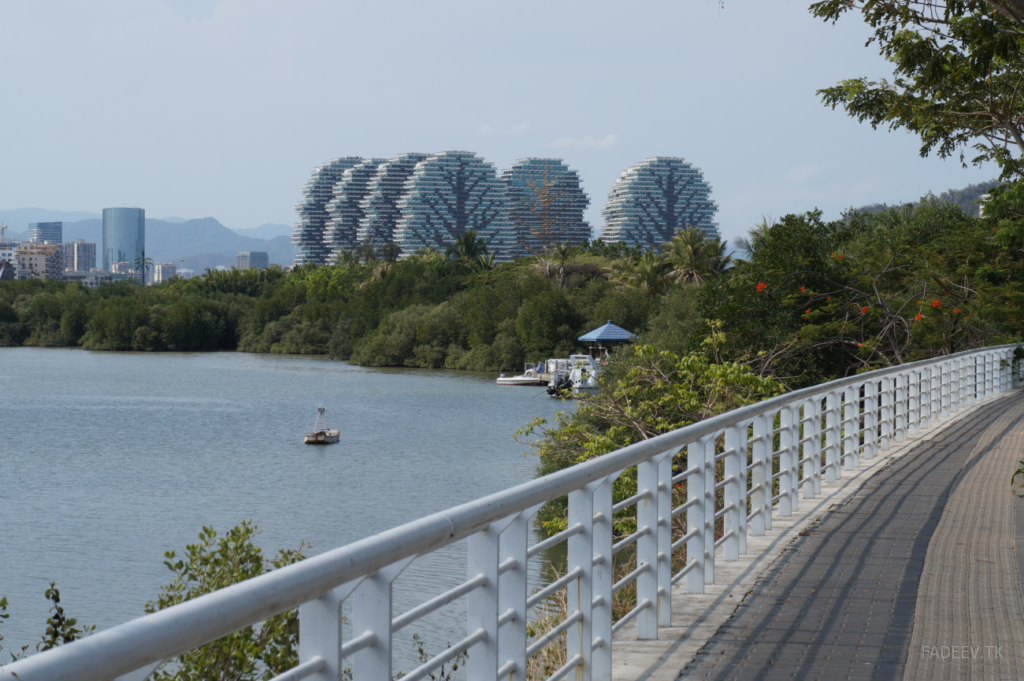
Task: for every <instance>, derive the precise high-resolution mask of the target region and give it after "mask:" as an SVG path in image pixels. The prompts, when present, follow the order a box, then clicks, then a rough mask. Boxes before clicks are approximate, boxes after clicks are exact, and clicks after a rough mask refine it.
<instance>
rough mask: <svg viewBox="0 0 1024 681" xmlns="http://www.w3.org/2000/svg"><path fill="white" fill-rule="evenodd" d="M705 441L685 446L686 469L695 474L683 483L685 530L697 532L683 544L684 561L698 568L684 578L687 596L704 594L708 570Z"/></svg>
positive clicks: (704, 439)
mask: <svg viewBox="0 0 1024 681" xmlns="http://www.w3.org/2000/svg"><path fill="white" fill-rule="evenodd" d="M706 440H707V438H701V439H700V440H697V441H696V442H691V443H690V444H688V445H687V446H686V465H687V467H688V468H694V467H696V468H697V472H696V473H694V474H693V475H691V476H690V477H689V478H688V479H687V481H686V501H687V502H692V503H693V505H692V506H690V507H689V508H688V509H686V531H687V533H690V532H693V531H694V530H696V531H697V533H696V534H695V535H694V536H693V537H691V538H690V539H689V540H688V541H687V542H686V561H687V563H689V562H690V561H692V560H696V561H697V567H695V568H694V569H692V570H690V572H689V574H687V575H686V593H688V594H702V593H704V571H705V568H706V567H707V565H706V561H705V560H704V544H705V538H704V535H706V534H707V531H708V530H707V523H706V522H705V520H704V507H705V506H706V505H707V504H706V503H705V493H704V488H705V483H704V474H705V473H706V472H707V465H706V458H707V457H706V455H705V453H704V450H705V449H706V446H705V443H706Z"/></svg>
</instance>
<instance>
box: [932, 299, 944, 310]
mask: <svg viewBox="0 0 1024 681" xmlns="http://www.w3.org/2000/svg"><path fill="white" fill-rule="evenodd" d="M939 305H942V301H940V300H933V301H932V307H934V308H938V307H939Z"/></svg>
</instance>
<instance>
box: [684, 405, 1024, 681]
mask: <svg viewBox="0 0 1024 681" xmlns="http://www.w3.org/2000/svg"><path fill="white" fill-rule="evenodd" d="M1022 457H1024V394H1021V393H1013V394H1012V395H1010V396H1008V397H1005V398H1002V399H997V400H995V401H994V402H991V403H989V404H986V405H983V406H981V407H980V408H979V409H977V410H976V411H974V412H973V413H972V414H970V415H968V416H966V417H963V418H961V419H959V420H957V421H956V422H953V423H952V424H950V425H949V426H948V427H947V428H945V429H944V430H943V431H942V432H941V433H938V434H936V435H935V436H934V437H932V438H931V439H930V440H929V441H927V442H921V443H918V444H917V446H916V447H914V448H913V449H911V450H910V451H909V452H908V453H907V454H906V455H904V456H902V457H900V458H896V459H893V460H892V461H891V462H890V463H889V464H888V465H886V466H885V467H884V468H881V470H879V471H878V472H877V473H876V474H875V475H874V476H872V477H870V478H869V479H868V480H867V481H866V482H865V483H864V484H863V486H861V487H860V489H859V490H857V491H856V492H854V493H852V494H851V495H850V496H848V498H847V500H846V502H845V503H844V504H842V505H840V506H837V507H834V508H832V509H830V512H827V513H824V514H823V515H822V516H821V517H820V518H818V519H817V521H816V522H813V523H810V524H808V525H806V527H804V529H803V531H801V532H800V533H799V536H797V537H796V538H795V539H794V540H793V541H792V542H791V543H790V544H789V545H788V546H787V547H786V548H785V549H784V550H783V551H781V553H780V554H779V555H778V557H777V558H776V559H775V561H774V563H772V564H771V565H770V566H769V567H768V568H767V569H766V570H764V571H762V572H761V573H760V576H759V578H757V580H756V582H755V583H754V584H753V587H752V588H751V589H750V590H749V591H748V592H747V593H746V594H745V595H744V597H743V600H742V602H740V604H739V605H738V607H736V608H735V610H734V612H733V613H732V615H731V616H730V617H729V618H728V620H727V621H726V622H725V623H724V624H723V625H722V626H720V627H719V628H718V630H717V632H716V633H715V634H714V635H713V636H712V637H711V639H710V641H708V642H707V643H706V644H705V645H704V646H703V647H702V648H701V649H700V650H699V651H698V652H697V654H696V655H695V656H694V657H693V658H692V659H691V661H690V662H689V664H687V665H686V666H685V667H684V668H683V669H682V672H681V673H680V674H679V678H684V679H698V678H699V679H783V678H785V679H792V678H800V679H805V678H806V679H810V678H822V679H903V678H905V679H960V678H986V679H987V678H992V679H1017V678H1024V601H1022V597H1021V586H1020V580H1019V575H1018V570H1017V559H1016V548H1015V535H1016V532H1015V511H1014V498H1013V495H1012V493H1011V491H1010V489H1009V485H1008V484H1007V476H1008V475H1009V473H1010V472H1011V471H1012V470H1013V469H1014V468H1015V464H1016V461H1017V460H1018V459H1020V458H1022ZM730 597H731V594H730ZM680 598H682V599H685V598H686V596H681V597H680Z"/></svg>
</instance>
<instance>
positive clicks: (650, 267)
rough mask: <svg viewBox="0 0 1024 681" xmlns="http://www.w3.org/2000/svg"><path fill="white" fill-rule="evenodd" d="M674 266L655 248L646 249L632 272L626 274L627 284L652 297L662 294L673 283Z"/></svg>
mask: <svg viewBox="0 0 1024 681" xmlns="http://www.w3.org/2000/svg"><path fill="white" fill-rule="evenodd" d="M671 273H672V266H671V265H669V264H668V262H666V261H665V258H664V256H662V255H661V254H660V253H658V252H657V251H655V250H653V249H652V250H649V251H646V252H645V253H644V254H643V257H641V258H640V259H639V260H637V262H636V265H635V266H634V267H633V270H632V272H630V273H629V274H628V275H626V282H625V283H626V285H627V286H629V287H630V288H635V289H639V290H641V291H643V292H644V293H646V294H647V295H648V296H650V297H651V298H654V297H655V296H658V295H661V294H662V293H664V292H665V291H666V290H668V287H669V285H670V283H671Z"/></svg>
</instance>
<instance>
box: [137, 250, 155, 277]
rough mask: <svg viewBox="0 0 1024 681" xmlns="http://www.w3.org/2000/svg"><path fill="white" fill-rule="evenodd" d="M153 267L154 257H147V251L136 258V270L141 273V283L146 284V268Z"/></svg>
mask: <svg viewBox="0 0 1024 681" xmlns="http://www.w3.org/2000/svg"><path fill="white" fill-rule="evenodd" d="M152 268H153V258H147V257H146V252H145V251H143V252H142V255H140V256H139V257H137V258H135V271H136V272H137V273H138V274H139V283H141V284H142V285H143V286H145V285H146V270H149V269H152Z"/></svg>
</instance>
